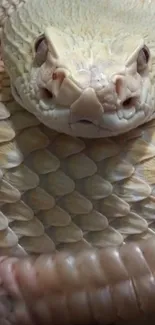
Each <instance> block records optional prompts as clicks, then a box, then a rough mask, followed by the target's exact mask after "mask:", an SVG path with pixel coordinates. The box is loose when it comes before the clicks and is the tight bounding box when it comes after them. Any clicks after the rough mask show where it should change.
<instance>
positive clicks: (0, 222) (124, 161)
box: [0, 61, 155, 255]
mask: <svg viewBox="0 0 155 325" xmlns="http://www.w3.org/2000/svg"><path fill="white" fill-rule="evenodd" d="M0 84H1V93H0V100H1V103H0V179H1V180H0V206H1V209H0V253H1V254H4V253H7V254H17V255H20V254H25V253H28V254H29V253H30V254H31V253H35V254H38V253H44V252H46V253H47V252H54V251H56V250H63V249H67V250H69V251H74V252H78V251H81V250H83V249H84V248H85V249H89V248H92V247H95V248H101V247H106V246H111V245H112V246H119V245H121V244H123V243H125V242H127V241H130V240H133V239H134V240H138V239H141V238H144V239H146V238H149V237H151V236H154V235H155V215H154V210H155V170H154V169H155V168H154V165H155V131H154V126H155V122H154V121H152V122H150V123H149V124H147V125H143V126H142V127H140V128H139V129H136V130H134V131H132V132H130V133H128V134H126V136H125V137H117V138H111V139H99V140H85V141H84V140H83V139H75V138H71V137H69V136H67V135H64V134H58V133H56V132H54V131H52V130H50V129H48V128H47V127H46V126H44V125H42V124H41V123H40V122H39V121H38V120H37V119H36V118H35V117H34V116H33V115H31V114H30V113H28V112H27V111H26V110H24V109H23V108H22V107H20V106H19V105H18V104H17V103H16V102H15V101H14V100H13V98H12V96H11V93H10V88H9V79H8V76H7V75H6V73H5V71H4V67H3V63H2V61H1V63H0Z"/></svg>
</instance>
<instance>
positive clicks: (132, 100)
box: [122, 97, 135, 108]
mask: <svg viewBox="0 0 155 325" xmlns="http://www.w3.org/2000/svg"><path fill="white" fill-rule="evenodd" d="M122 105H123V106H124V107H125V108H130V107H131V106H133V105H135V98H134V97H129V98H127V99H126V100H125V101H124V102H123V103H122Z"/></svg>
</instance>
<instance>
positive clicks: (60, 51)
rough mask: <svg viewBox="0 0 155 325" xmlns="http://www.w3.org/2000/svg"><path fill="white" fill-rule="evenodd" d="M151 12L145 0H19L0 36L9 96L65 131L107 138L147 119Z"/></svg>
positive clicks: (154, 25)
mask: <svg viewBox="0 0 155 325" xmlns="http://www.w3.org/2000/svg"><path fill="white" fill-rule="evenodd" d="M154 15H155V4H154V3H153V1H142V0H134V1H131V0H123V1H118V0H111V1H110V0H109V1H106V0H98V1H94V0H85V1H82V0H66V1H63V0H57V1H52V0H46V1H40V0H33V2H32V1H31V0H27V1H26V3H25V4H24V5H23V6H22V7H21V8H20V9H19V11H17V12H14V13H13V14H12V16H11V18H10V19H9V20H8V21H7V23H6V25H5V28H4V32H3V33H2V50H3V58H4V62H5V66H6V68H7V71H8V73H9V76H10V79H11V84H12V92H13V95H14V97H15V99H16V100H17V101H18V102H19V103H20V104H21V105H22V106H23V107H25V108H26V109H27V110H29V111H30V112H31V113H33V114H34V115H36V117H37V118H38V119H39V120H40V121H42V122H43V123H44V124H46V125H47V126H48V127H50V128H52V129H54V130H56V131H58V132H63V133H67V134H70V135H73V136H82V137H90V138H97V137H107V136H113V135H117V134H121V133H124V132H127V131H129V130H131V129H134V128H136V127H137V126H138V125H141V124H143V123H145V122H147V121H149V120H151V119H152V118H154V116H155V115H154V114H155V113H154V112H155V105H154V98H155V96H154V70H153V69H154V50H155V48H154V29H155V21H154ZM41 35H44V39H45V42H44V46H46V49H45V48H44V46H43V47H42V45H41V46H40V48H39V51H40V52H39V54H38V53H36V46H37V45H36V44H37V42H38V39H39V37H40V36H41ZM145 47H146V48H147V51H148V52H147V53H148V54H149V60H148V62H145V59H146V58H144V57H143V55H144V52H141V51H143V48H145ZM45 54H46V55H45ZM37 55H38V56H39V60H41V63H40V61H39V64H38V57H37ZM139 57H140V58H139ZM139 59H140V60H143V61H142V70H141V71H139V70H138V60H139Z"/></svg>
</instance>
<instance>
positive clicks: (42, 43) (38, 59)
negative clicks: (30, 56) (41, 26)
mask: <svg viewBox="0 0 155 325" xmlns="http://www.w3.org/2000/svg"><path fill="white" fill-rule="evenodd" d="M34 50H35V63H36V64H37V66H41V65H42V64H43V63H44V62H45V61H46V57H47V53H48V45H47V41H46V38H45V36H44V35H41V36H39V37H38V39H37V40H36V42H35V45H34Z"/></svg>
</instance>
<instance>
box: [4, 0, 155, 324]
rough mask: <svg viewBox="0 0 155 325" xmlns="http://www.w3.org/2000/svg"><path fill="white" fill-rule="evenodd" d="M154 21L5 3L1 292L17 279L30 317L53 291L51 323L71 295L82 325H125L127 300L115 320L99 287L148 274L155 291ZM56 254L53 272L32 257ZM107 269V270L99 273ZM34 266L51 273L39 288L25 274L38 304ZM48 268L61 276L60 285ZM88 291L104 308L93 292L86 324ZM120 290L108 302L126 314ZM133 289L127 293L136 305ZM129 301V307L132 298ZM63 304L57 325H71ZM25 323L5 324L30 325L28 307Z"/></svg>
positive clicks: (91, 6)
mask: <svg viewBox="0 0 155 325" xmlns="http://www.w3.org/2000/svg"><path fill="white" fill-rule="evenodd" d="M154 14H155V4H154V2H153V1H149V0H147V1H142V0H123V1H122V2H118V0H113V1H112V0H109V1H106V0H98V1H96V2H95V1H93V0H89V1H82V0H78V1H77V0H76V1H75V0H72V1H71V0H66V1H62V0H58V1H56V2H54V1H53V0H46V1H41V0H33V1H30V0H27V1H24V0H23V1H19V0H17V1H16V0H10V1H9V0H8V1H7V0H5V1H3V0H1V1H0V26H1V58H0V59H1V60H0V255H1V256H10V258H8V260H7V259H6V260H4V261H3V258H2V261H1V264H2V267H1V268H0V276H1V277H2V278H3V281H4V284H6V288H7V290H8V286H9V283H10V282H8V281H9V280H8V278H7V275H5V273H7V272H8V271H6V270H8V265H10V270H12V268H14V269H15V271H14V272H15V273H13V274H14V275H12V279H13V278H14V280H13V283H14V285H12V286H10V289H9V290H10V291H11V294H12V295H13V297H16V298H15V299H17V301H18V300H20V299H21V292H22V295H23V296H24V299H26V303H27V304H28V307H30V310H31V306H30V303H29V299H30V301H31V303H32V301H33V299H35V297H36V296H37V295H38V297H40V294H43V292H44V291H43V289H44V290H47V289H48V286H50V289H51V288H52V290H54V293H53V295H55V290H56V296H54V297H56V298H54V299H56V300H55V301H56V302H55V305H53V307H52V308H53V310H56V312H55V313H56V316H55V317H56V319H57V322H56V323H58V324H59V322H60V318H59V315H58V314H59V312H58V310H59V304H60V300H57V298H58V297H57V296H58V293H57V291H58V292H59V293H61V292H63V290H65V291H67V290H69V292H70V290H73V292H74V290H77V288H78V292H79V293H78V294H79V298H80V299H82V301H83V310H85V312H84V315H83V316H82V315H81V316H79V314H77V319H78V321H79V322H80V321H81V323H82V324H84V323H87V324H88V323H89V322H90V321H91V315H92V313H93V315H94V316H93V317H94V320H95V321H96V320H97V321H99V322H100V321H102V322H105V324H109V323H110V322H114V321H115V320H116V319H117V317H118V318H119V317H120V318H123V317H124V318H125V319H126V320H128V317H129V315H128V311H129V310H130V308H131V310H132V313H133V314H135V315H136V316H137V314H139V310H138V309H136V307H133V304H132V303H131V301H130V302H129V301H128V300H127V301H128V304H127V306H128V307H127V309H125V307H124V310H122V309H121V310H120V307H119V304H118V306H117V307H116V309H117V312H116V313H115V312H112V311H111V310H113V309H115V307H114V306H113V304H112V303H110V302H109V305H108V299H110V298H108V297H109V296H108V292H106V290H107V287H105V284H107V283H109V282H110V283H113V284H114V283H118V282H119V281H127V280H129V283H130V277H132V276H133V277H134V276H135V277H137V276H144V275H146V274H149V276H150V278H149V279H150V282H151V281H152V286H153V288H154V282H153V281H154V280H151V279H152V273H151V269H152V268H153V262H151V259H150V254H153V247H154V237H155V213H154V211H155V120H154V116H155V115H154V114H155V108H154V107H155V106H154V99H155V96H154V95H155V87H154V79H155V73H154V71H155V70H154V63H155V61H154V58H155V56H154V54H155V46H154V27H155V23H154ZM150 26H151V27H150ZM140 240H142V244H141V245H142V246H139V241H140ZM132 242H134V244H133V243H132ZM145 242H148V243H150V246H149V244H146V246H145ZM147 245H148V246H147ZM151 245H152V246H151ZM130 247H131V250H130ZM150 247H152V248H150ZM98 249H99V252H98ZM102 249H103V250H102ZM100 250H101V251H100ZM58 252H64V254H67V255H63V254H62V255H61V254H60V261H59V257H58V261H57V259H56V261H55V260H54V261H53V259H52V261H51V260H50V257H49V260H50V261H49V260H48V261H46V259H45V260H44V257H37V256H38V255H40V254H51V253H52V254H54V255H53V256H57V255H55V254H56V253H58ZM66 252H67V253H66ZM91 252H93V253H92V255H91ZM130 252H132V254H131V253H130ZM145 252H146V254H145ZM150 252H151V253H150ZM142 253H143V254H144V256H143V257H142ZM68 254H72V255H68ZM74 254H75V256H74V257H73V255H74ZM76 254H77V255H76ZM89 254H90V255H89ZM106 254H107V255H106ZM117 254H118V260H117ZM119 254H120V255H119ZM126 254H128V255H127V256H128V258H129V259H130V258H131V261H132V263H133V264H134V263H135V265H136V266H135V268H134V267H133V269H132V267H131V265H130V264H129V263H128V261H127V260H126V259H125V256H126ZM27 255H33V258H32V260H31V258H30V259H29V257H28V258H27V257H25V261H26V262H23V265H22V263H21V262H20V258H19V257H22V258H23V257H24V256H27ZM12 256H14V257H12ZM58 256H59V255H58ZM66 256H67V257H66ZM68 256H70V257H68ZM71 256H72V257H71ZM76 256H77V257H76ZM120 256H121V257H120ZM61 257H62V261H61ZM18 258H19V260H18ZM37 258H38V259H37ZM41 258H42V259H43V261H42V260H41ZM76 258H77V259H76ZM91 258H92V259H91ZM145 258H146V260H145ZM102 259H103V261H104V263H103V264H104V268H105V270H104V271H105V278H104V277H103V278H102V279H101V274H100V273H101V268H100V267H99V264H98V263H99V261H100V263H101V264H102ZM106 259H107V261H111V264H110V262H109V265H108V264H107V266H106ZM119 259H120V260H119ZM121 259H122V261H123V262H122V265H121ZM40 260H41V262H40ZM146 261H147V262H146ZM24 263H25V264H24ZM26 263H27V264H26ZM39 263H42V264H41V265H43V264H44V263H45V266H47V268H45V267H43V270H42V272H41V271H40V273H39V274H40V275H39V280H38V282H39V281H40V282H39V285H38V287H37V284H36V279H35V275H34V274H33V272H32V274H31V277H30V278H29V281H30V283H31V285H32V284H33V286H32V287H33V289H34V290H33V289H32V292H33V294H34V295H33V294H32V292H31V290H30V289H29V288H28V278H27V277H26V272H25V271H24V267H25V269H26V270H28V272H29V274H30V273H31V269H32V264H33V265H34V264H35V267H34V268H35V272H37V271H36V269H37V267H38V265H40V264H39ZM48 263H49V264H48ZM50 263H51V264H50ZM52 263H53V264H52ZM54 263H55V264H54ZM95 263H96V264H95ZM107 263H108V262H107ZM119 263H120V264H119ZM123 263H124V265H125V268H124V269H123ZM132 263H131V264H132ZM138 263H141V264H140V265H141V270H142V271H140V269H138ZM133 264H132V265H133ZM53 265H56V268H57V269H58V270H59V271H58V273H61V274H59V276H60V278H61V280H60V281H58V279H57V276H56V274H55V273H54V272H55V271H53V268H54V267H55V266H53ZM69 265H70V266H69ZM79 265H85V267H84V266H83V267H84V269H83V268H82V266H81V267H80V269H79V271H78V272H79V275H77V277H76V275H73V274H74V272H73V271H74V269H78V267H79ZM94 265H95V266H94ZM61 266H62V270H63V267H64V270H63V271H62V272H61ZM142 266H143V267H142ZM48 267H49V270H50V271H49V273H48ZM59 267H60V269H59ZM69 267H70V269H69ZM95 267H96V269H95ZM102 267H103V265H102ZM50 268H51V269H50ZM89 268H90V274H89ZM113 269H114V271H115V269H117V272H116V275H115V272H114V271H113V275H112V270H113ZM71 270H72V272H71ZM86 270H87V273H86ZM11 272H12V271H11ZM35 272H34V273H35ZM52 272H53V273H52ZM63 272H64V273H63ZM80 272H81V273H80ZM91 272H92V273H91ZM109 272H110V273H109ZM123 272H124V273H123ZM141 272H142V273H141ZM143 272H144V273H143ZM16 274H18V276H16ZM35 274H36V273H35ZM49 274H50V276H51V277H52V276H53V279H54V280H53V282H52V283H51V282H50V281H49ZM75 274H76V272H75ZM81 274H82V275H83V281H82V280H81V279H82V275H81ZM108 274H111V275H108ZM33 276H34V277H33ZM16 277H17V278H18V281H17V280H16ZM21 279H22V281H21ZM105 279H106V280H105ZM42 280H43V281H42ZM10 281H11V280H10ZM16 281H17V282H18V286H19V287H20V286H21V288H22V289H21V291H20V290H19V288H18V289H17V283H16V285H15V282H16ZM139 281H140V280H139ZM54 282H55V283H54ZM42 283H44V286H43V287H41V284H42ZM60 283H61V288H60ZM90 283H91V284H90ZM137 283H139V282H137ZM94 285H95V288H96V287H97V288H99V285H101V286H104V290H103V292H104V294H105V297H107V302H104V303H105V305H104V304H103V301H102V299H101V297H99V293H98V295H97V293H96V291H95V293H94V297H93V294H92V293H91V294H90V297H92V298H91V299H92V300H91V299H90V298H89V300H91V302H90V301H89V303H90V305H91V308H94V311H93V312H92V313H91V312H88V309H89V308H90V306H88V305H89V303H88V302H86V297H85V294H84V292H83V291H82V293H81V291H80V290H83V286H86V288H87V290H88V291H89V290H90V287H93V288H94ZM65 286H66V287H65ZM67 286H68V287H67ZM70 286H72V289H67V288H70ZM74 286H75V288H76V289H75V288H74ZM36 288H37V289H36ZM38 288H39V289H38ZM81 288H82V289H81ZM136 288H139V287H138V284H137V286H136ZM39 290H40V291H39ZM92 290H96V289H92ZM97 290H98V289H97ZM115 290H116V292H115ZM115 290H114V294H111V295H112V300H113V301H114V302H115V305H117V297H120V304H121V306H122V304H123V299H125V298H124V295H125V294H122V293H121V289H117V288H115ZM117 290H118V291H117ZM119 290H120V291H119ZM132 290H133V291H134V290H136V289H135V285H134V284H133V286H132V288H131V292H130V294H131V296H132ZM137 290H139V289H137ZM19 291H20V292H19ZM128 291H130V290H129V289H128ZM67 292H68V291H67ZM138 292H139V293H138V295H141V297H142V304H141V306H140V308H139V309H140V310H141V309H143V312H144V311H145V309H146V311H147V307H146V306H147V302H146V301H145V299H144V296H145V294H146V292H147V294H149V290H148V291H147V290H146V292H145V290H144V291H142V290H141V291H138ZM144 292H145V294H144ZM31 294H32V297H33V298H32V297H31ZM78 294H77V297H76V298H75V301H74V299H73V301H72V302H71V299H70V300H69V301H70V302H69V303H68V304H70V307H71V306H72V308H73V311H72V313H70V315H71V316H70V322H71V324H74V322H75V323H76V316H75V315H76V309H77V310H79V309H78V308H80V305H79V306H78ZM130 294H129V296H130ZM80 295H81V296H80ZM133 296H134V299H135V300H136V299H137V298H136V293H134V294H133ZM19 297H20V299H19ZM30 297H31V298H30ZM97 297H98V298H97ZM121 297H123V298H121ZM149 297H150V296H149ZM46 298H47V299H46ZM46 298H45V300H44V305H41V306H42V307H40V308H42V309H41V310H42V315H40V314H41V313H40V314H39V317H38V314H37V317H38V318H37V321H38V319H39V321H40V322H41V321H42V323H41V324H44V321H45V319H46V321H47V320H48V319H49V323H47V324H51V323H50V316H49V314H48V311H47V310H46V305H47V306H49V296H48V294H47V297H46ZM61 298H62V297H61ZM39 299H40V298H38V305H37V304H36V306H37V307H36V309H37V313H38V311H39V306H40V305H39V304H42V301H41V300H39ZM95 299H96V301H97V302H98V304H101V303H99V302H100V300H101V301H102V307H103V305H104V316H103V315H101V314H102V313H101V309H100V308H101V306H100V308H99V307H96V309H95V307H92V306H94V303H95ZM134 299H133V300H134ZM143 299H144V300H143ZM150 299H151V298H150ZM118 300H119V299H118ZM129 300H130V299H129ZM61 301H62V302H61V304H60V305H61V307H62V314H63V317H64V318H63V320H64V323H65V324H69V320H68V314H67V312H66V310H65V307H64V300H63V299H61ZM109 301H110V300H109ZM9 302H10V300H9ZM97 302H96V306H97ZM7 304H8V302H7ZM145 304H146V305H145ZM4 305H5V303H4ZM17 305H18V304H17ZM19 305H20V306H21V300H20V302H19ZM144 305H145V308H143V307H144ZM56 306H57V307H56ZM77 306H78V307H77ZM86 306H87V307H86ZM106 306H110V307H107V310H106ZM8 308H9V307H8ZM22 308H23V305H22ZM24 308H25V307H24ZM63 308H64V309H63ZM68 308H69V307H68ZM134 308H135V310H134V312H133V309H134ZM150 308H151V307H150ZM19 310H20V311H21V309H20V307H19V306H18V308H17V311H19ZM151 310H152V309H151ZM7 312H8V309H7ZM31 312H32V315H31V317H32V318H31V317H30V318H31V319H30V318H29V316H28V314H27V313H26V312H24V314H22V312H21V315H22V316H21V315H19V314H18V313H17V314H18V315H17V314H16V313H15V316H14V317H15V320H13V318H11V320H10V315H9V318H8V319H7V320H6V319H5V315H3V316H2V322H3V323H4V325H5V322H6V321H8V322H9V323H6V324H17V319H19V322H20V321H21V319H22V321H25V324H31V322H32V323H33V316H34V317H36V314H35V312H36V311H35V308H34V310H32V311H31ZM77 313H78V312H77ZM23 315H24V316H23ZM25 315H26V316H25ZM127 315H128V316H127ZM73 316H74V317H73ZM3 317H4V318H3ZM11 317H12V314H11ZM23 317H24V318H23ZM80 317H81V318H80ZM54 321H55V319H54ZM23 324H24V323H23ZM33 324H36V323H33ZM37 324H39V323H37ZM78 324H79V323H78Z"/></svg>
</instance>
